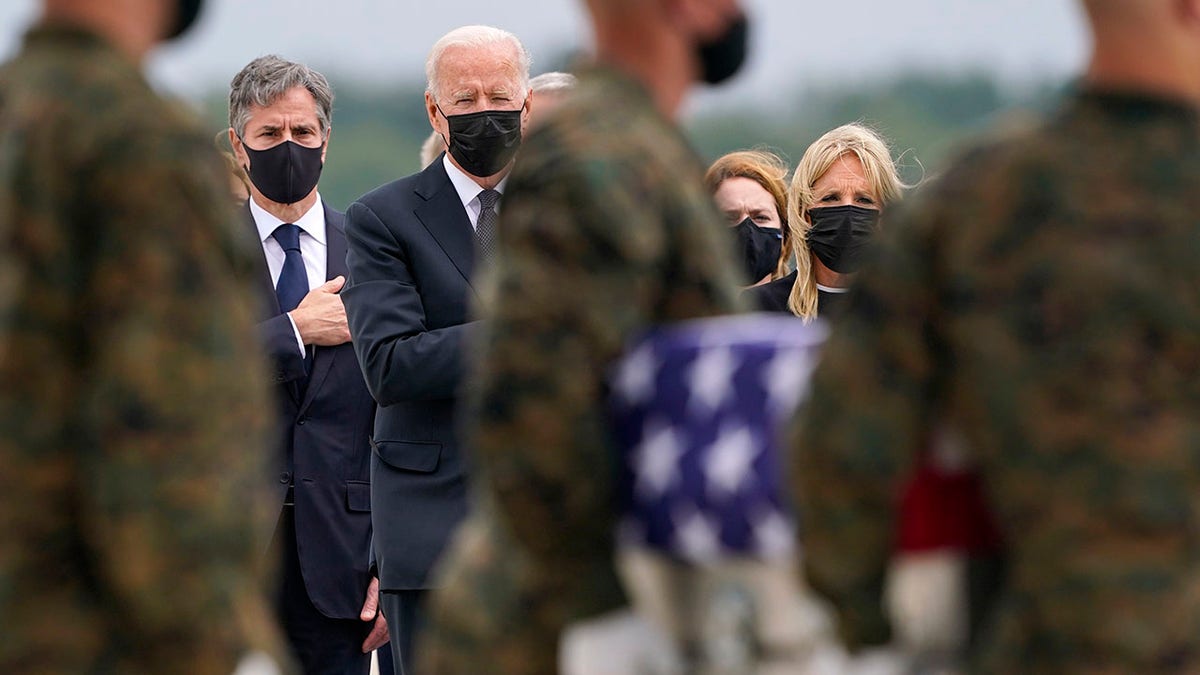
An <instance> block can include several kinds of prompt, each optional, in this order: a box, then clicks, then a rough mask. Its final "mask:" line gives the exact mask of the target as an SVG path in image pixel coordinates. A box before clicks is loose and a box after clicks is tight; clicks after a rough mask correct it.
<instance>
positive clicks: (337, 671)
mask: <svg viewBox="0 0 1200 675" xmlns="http://www.w3.org/2000/svg"><path fill="white" fill-rule="evenodd" d="M272 546H273V548H274V550H275V551H278V557H277V559H278V560H280V561H281V562H282V564H283V569H282V572H283V576H282V579H281V582H280V584H279V595H278V596H277V597H276V603H275V609H276V612H277V613H278V615H279V622H280V624H281V625H282V626H283V630H284V633H285V634H286V635H287V639H288V644H289V645H290V646H291V648H292V654H293V656H295V658H296V661H297V662H298V663H299V664H300V666H301V668H302V669H303V672H304V673H305V674H306V675H367V674H368V673H369V672H370V670H371V655H370V654H369V653H368V654H364V653H363V652H362V643H363V640H365V639H366V637H367V633H369V632H370V630H371V624H370V623H368V622H365V621H359V620H358V619H331V618H329V617H327V616H325V615H324V614H322V613H321V612H320V611H319V610H318V609H317V608H316V607H315V606H313V604H312V600H310V599H309V597H308V589H307V588H305V586H304V579H303V577H302V576H301V572H300V557H299V555H298V554H297V553H296V521H295V513H294V509H293V507H291V506H285V507H284V508H283V514H282V515H281V516H280V518H279V525H278V527H277V528H276V530H275V541H274V542H273V544H272ZM318 583H319V580H318Z"/></svg>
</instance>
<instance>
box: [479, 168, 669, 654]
mask: <svg viewBox="0 0 1200 675" xmlns="http://www.w3.org/2000/svg"><path fill="white" fill-rule="evenodd" d="M603 187H607V188H609V189H607V190H604V189H602V188H603ZM510 191H511V197H510V198H509V201H508V202H506V204H505V206H504V213H503V215H502V216H501V227H500V238H501V251H502V255H501V256H499V259H498V263H497V265H496V267H495V270H494V271H495V277H494V278H493V279H492V280H491V281H492V283H491V284H489V285H488V287H487V289H488V290H487V291H486V293H485V298H484V303H485V305H489V310H488V311H487V312H485V316H487V317H488V318H489V321H488V323H487V325H486V328H485V329H484V330H483V335H482V337H481V348H480V349H479V350H478V354H479V358H480V361H481V363H480V365H479V368H478V372H477V374H476V375H474V376H473V378H472V380H470V381H469V386H475V387H477V388H478V389H477V391H474V392H473V394H474V395H473V396H472V397H471V399H470V400H471V406H472V410H471V412H470V413H469V414H468V416H467V419H469V420H477V426H476V427H475V428H473V429H472V430H471V432H472V433H471V434H470V436H471V437H470V438H469V440H468V443H469V444H470V447H472V448H473V449H475V450H476V451H477V453H478V456H479V458H480V464H481V469H482V471H481V474H482V475H483V476H484V480H485V481H486V485H487V487H488V488H490V491H491V495H490V496H491V497H492V498H493V499H494V503H495V505H496V509H497V511H498V517H499V520H500V522H501V523H502V524H503V525H504V526H505V529H506V530H508V531H509V532H511V534H512V536H513V537H514V538H515V539H516V540H517V541H518V542H519V544H520V546H521V548H522V550H523V551H525V552H527V553H528V554H529V556H530V557H531V558H532V559H533V560H534V563H535V569H536V570H537V574H538V575H539V582H540V583H542V584H543V588H546V589H557V597H554V598H552V599H547V598H542V600H548V601H549V602H551V603H553V604H554V605H555V607H556V611H557V613H556V614H553V615H552V616H554V617H555V618H556V619H557V620H559V621H560V622H561V621H565V620H569V619H571V618H577V617H579V616H582V615H586V614H587V613H589V612H596V611H602V610H605V609H608V608H607V607H598V606H595V605H592V604H591V603H593V602H598V601H599V599H601V598H609V599H611V598H612V597H613V595H614V594H616V597H620V594H619V591H615V590H614V589H615V587H616V580H615V577H614V576H613V575H612V574H611V573H610V572H609V570H607V569H599V570H596V569H588V568H587V566H599V567H602V568H603V567H607V566H610V565H611V561H612V555H613V545H614V542H613V539H614V525H615V520H616V513H615V510H614V509H615V504H614V501H613V500H614V497H613V481H614V477H615V475H616V467H615V457H614V453H613V452H612V450H611V447H610V442H609V438H608V431H607V424H606V420H605V419H604V415H603V401H604V398H605V393H604V375H605V371H606V369H607V368H608V366H609V364H611V363H612V361H613V360H614V359H615V358H616V356H617V355H618V354H620V352H621V350H622V349H623V347H624V344H623V340H624V339H625V338H626V336H628V335H629V334H630V333H631V332H632V330H633V328H634V327H635V326H644V325H645V321H646V316H647V314H648V312H647V305H648V304H649V302H650V299H649V298H651V297H657V296H654V295H653V294H654V293H656V292H657V290H656V289H655V287H654V283H653V282H652V281H650V279H653V278H654V277H653V271H655V268H654V264H655V256H656V254H655V253H654V252H655V251H659V250H661V248H662V244H661V241H655V237H656V236H657V237H659V238H661V236H662V235H661V231H662V227H661V224H659V223H655V222H653V221H652V220H650V219H651V217H652V215H651V214H652V213H653V210H652V207H650V206H648V205H646V204H631V203H628V202H625V201H622V200H624V199H625V198H626V197H629V198H630V199H632V196H631V195H632V194H633V191H622V190H621V189H620V188H619V186H617V185H615V184H612V183H610V184H608V185H607V186H596V185H589V184H587V183H586V179H585V178H582V177H580V176H577V175H570V174H563V173H557V172H556V173H555V175H554V177H553V180H549V179H548V180H546V181H545V183H544V184H542V185H541V186H540V187H539V188H537V189H522V190H518V187H517V185H515V184H513V185H512V186H511V187H510ZM631 232H641V233H643V234H642V236H641V237H639V236H629V233H631ZM655 233H658V234H657V235H656V234H655ZM643 237H649V240H647V239H645V238H643ZM586 579H604V580H606V581H607V582H608V583H610V584H611V586H609V587H605V588H599V587H598V588H580V586H579V582H580V580H586ZM552 592H553V591H552ZM548 616H550V615H549V614H548ZM542 618H544V619H545V618H547V617H546V616H543V617H542ZM551 623H553V621H551ZM555 628H559V629H561V624H560V625H558V626H557V627H556V626H553V625H552V626H549V627H548V630H554V629H555ZM546 639H548V640H554V639H557V634H556V633H550V634H549V635H547V636H546Z"/></svg>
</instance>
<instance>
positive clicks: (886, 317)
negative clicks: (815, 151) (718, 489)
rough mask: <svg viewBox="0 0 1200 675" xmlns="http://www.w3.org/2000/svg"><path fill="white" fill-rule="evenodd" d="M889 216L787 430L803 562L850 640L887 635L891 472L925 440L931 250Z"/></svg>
mask: <svg viewBox="0 0 1200 675" xmlns="http://www.w3.org/2000/svg"><path fill="white" fill-rule="evenodd" d="M889 227H890V228H891V229H892V231H891V232H890V233H889V234H888V235H886V236H885V237H884V239H885V243H884V244H883V245H882V246H880V248H879V249H877V250H876V251H875V254H876V255H875V256H874V258H875V259H874V260H873V261H872V262H871V263H870V264H868V265H867V267H866V269H865V270H864V271H863V273H862V275H861V278H860V279H859V280H858V282H859V283H858V284H857V286H856V288H855V290H854V295H853V298H852V300H851V304H850V309H849V311H848V312H847V315H846V316H845V317H843V319H842V320H841V321H840V322H839V323H838V324H836V326H835V329H834V331H833V333H832V335H830V337H829V340H828V342H827V345H826V347H825V352H824V355H823V357H822V361H821V364H820V366H819V367H818V369H817V371H816V373H815V375H814V382H813V387H812V390H811V394H810V397H809V400H808V403H807V404H806V406H805V407H804V409H803V410H802V411H801V413H800V420H799V422H800V423H799V424H798V425H797V428H796V429H795V430H794V432H793V434H792V442H791V453H792V455H791V456H792V460H793V461H792V473H791V479H792V485H793V488H794V490H795V494H796V499H797V503H798V506H799V510H800V522H801V547H802V549H801V550H802V551H803V556H804V565H805V570H806V572H807V575H808V578H809V581H810V583H811V584H812V586H813V587H814V588H816V589H817V590H819V591H821V592H822V593H824V594H825V595H827V596H828V597H829V598H830V599H831V600H832V601H833V603H834V605H835V606H836V608H837V610H838V614H839V617H840V631H841V635H842V637H843V639H844V640H845V641H846V642H847V643H848V644H849V645H850V646H852V647H859V646H863V645H870V644H880V643H883V642H886V641H887V640H888V639H889V636H890V627H889V626H888V624H887V621H886V619H885V617H884V613H883V609H882V590H883V583H884V576H885V570H886V569H887V563H888V559H889V558H890V556H891V552H892V550H893V541H894V533H895V526H894V516H895V514H896V509H897V506H898V503H899V489H900V481H901V480H902V478H903V477H904V476H905V475H906V474H907V469H908V465H909V463H910V461H911V458H912V457H913V456H914V454H915V452H916V450H917V448H918V447H919V445H920V444H921V443H922V442H923V441H924V440H925V437H926V434H927V427H928V422H929V417H930V415H931V400H932V398H933V395H934V386H935V372H936V358H937V353H936V352H937V339H936V336H935V335H934V333H933V327H932V321H933V312H934V307H933V295H932V293H931V292H930V290H929V289H930V286H931V284H932V283H933V282H934V280H933V279H932V274H933V273H932V268H931V259H932V256H933V251H932V250H931V249H930V248H929V247H928V245H927V243H926V242H925V241H924V239H923V236H922V235H920V234H919V232H918V230H917V229H916V228H914V227H911V226H910V224H909V222H896V223H891V224H889ZM893 235H897V236H893Z"/></svg>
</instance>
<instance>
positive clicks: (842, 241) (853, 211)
mask: <svg viewBox="0 0 1200 675" xmlns="http://www.w3.org/2000/svg"><path fill="white" fill-rule="evenodd" d="M808 219H809V221H810V222H811V223H812V228H811V229H809V231H808V237H807V239H808V248H809V250H811V251H812V252H813V253H814V254H815V255H816V256H817V259H818V260H820V261H821V262H822V263H824V264H825V266H826V267H828V268H829V269H831V270H833V271H834V272H837V273H838V274H852V273H854V272H857V271H858V268H859V266H860V265H862V253H863V250H864V249H866V247H867V246H868V244H870V241H871V237H873V236H875V233H876V232H877V231H878V230H879V211H878V210H876V209H864V208H863V207H861V206H852V205H851V206H827V207H824V208H819V209H809V211H808Z"/></svg>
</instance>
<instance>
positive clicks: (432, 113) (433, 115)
mask: <svg viewBox="0 0 1200 675" xmlns="http://www.w3.org/2000/svg"><path fill="white" fill-rule="evenodd" d="M425 114H426V115H428V116H429V126H430V127H432V128H433V130H434V131H436V132H438V133H439V134H441V135H443V136H445V135H446V131H445V130H444V129H442V128H441V126H440V125H441V120H440V119H438V118H439V117H441V115H440V114H438V106H437V101H435V100H434V98H433V94H431V93H429V92H425Z"/></svg>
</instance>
